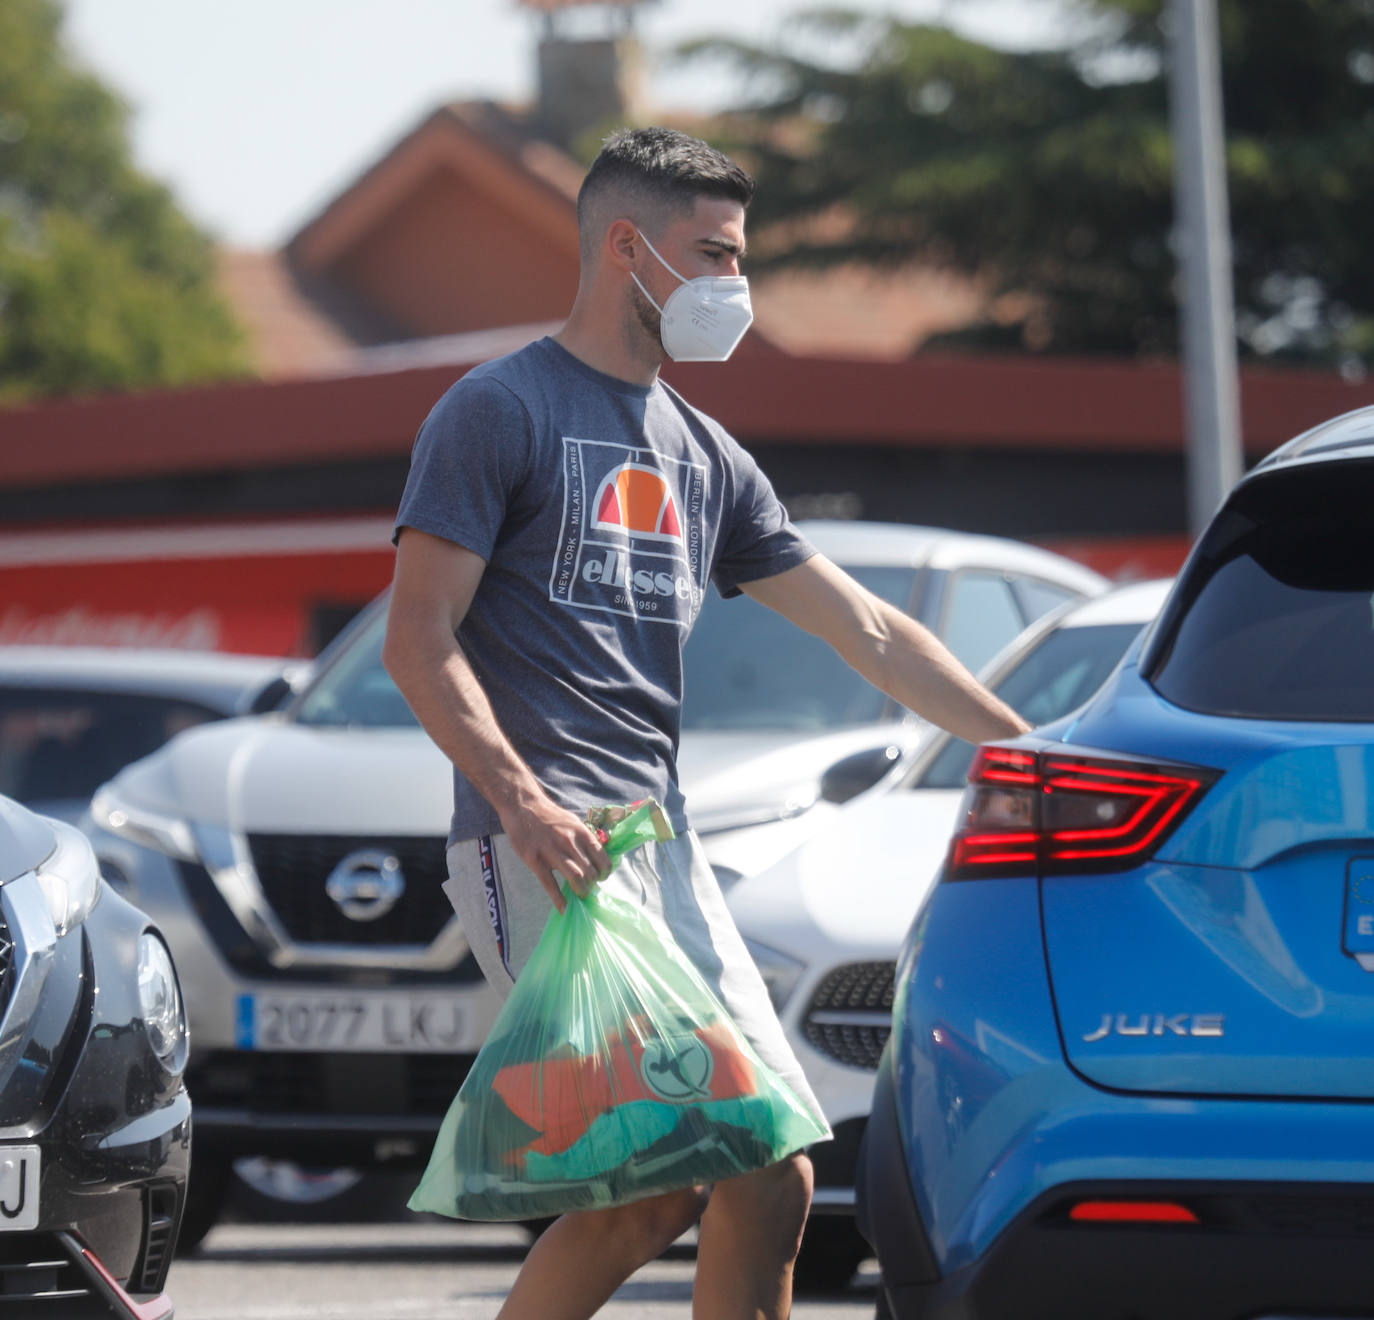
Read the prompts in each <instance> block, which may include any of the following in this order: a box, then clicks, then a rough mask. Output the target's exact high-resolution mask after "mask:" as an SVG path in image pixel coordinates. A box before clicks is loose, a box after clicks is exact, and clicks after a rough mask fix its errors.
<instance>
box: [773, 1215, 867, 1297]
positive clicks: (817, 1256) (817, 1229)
mask: <svg viewBox="0 0 1374 1320" xmlns="http://www.w3.org/2000/svg"><path fill="white" fill-rule="evenodd" d="M872 1254H873V1252H872V1250H871V1248H870V1247H869V1245H868V1243H867V1242H865V1241H864V1239H863V1237H862V1235H861V1234H860V1233H859V1230H858V1229H857V1228H856V1227H855V1225H854V1221H853V1220H852V1219H850V1218H848V1217H846V1216H839V1215H823V1216H821V1217H819V1218H817V1219H813V1220H812V1221H811V1222H810V1223H809V1224H807V1226H806V1232H805V1233H804V1234H803V1235H802V1244H801V1251H799V1252H798V1253H797V1263H796V1264H795V1265H794V1266H793V1267H792V1286H793V1287H794V1288H795V1289H796V1290H797V1291H798V1292H840V1291H841V1290H842V1289H844V1288H847V1287H848V1286H849V1281H850V1280H851V1279H852V1278H853V1277H854V1271H855V1270H857V1269H858V1268H859V1266H860V1265H861V1264H863V1262H864V1261H865V1260H867V1259H868V1257H869V1256H871V1255H872Z"/></svg>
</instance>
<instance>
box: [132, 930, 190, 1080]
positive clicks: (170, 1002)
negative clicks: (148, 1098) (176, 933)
mask: <svg viewBox="0 0 1374 1320" xmlns="http://www.w3.org/2000/svg"><path fill="white" fill-rule="evenodd" d="M138 1002H139V1007H140V1008H141V1010H142V1013H143V1029H144V1030H145V1031H146V1032H147V1033H148V1043H149V1044H150V1045H151V1046H152V1047H153V1053H154V1054H156V1055H157V1057H158V1058H159V1059H161V1060H162V1061H163V1062H164V1063H169V1062H170V1061H171V1059H172V1058H173V1056H174V1055H175V1054H176V1053H177V1051H178V1050H179V1049H180V1048H181V1045H182V1043H183V1042H184V1041H185V1040H186V1015H185V1012H184V1011H183V1009H182V1004H181V990H180V987H179V986H178V985H177V974H176V970H175V968H173V966H172V955H171V954H170V953H168V952H167V946H166V945H165V944H164V943H163V942H162V941H161V940H160V939H158V937H157V936H156V935H154V934H153V933H152V931H148V930H145V931H144V932H143V934H142V936H141V937H140V939H139V941H138Z"/></svg>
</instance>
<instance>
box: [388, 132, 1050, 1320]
mask: <svg viewBox="0 0 1374 1320" xmlns="http://www.w3.org/2000/svg"><path fill="white" fill-rule="evenodd" d="M752 193H753V181H752V180H751V179H750V178H749V176H748V175H747V174H746V173H745V172H744V171H743V170H741V169H740V168H739V166H737V165H736V164H735V163H734V162H733V161H731V160H729V159H728V158H727V157H725V156H723V155H721V154H720V153H719V152H717V151H715V150H714V149H713V148H711V147H709V146H707V145H706V144H705V143H703V142H699V141H697V140H696V139H693V138H690V137H687V136H685V135H684V134H680V133H675V132H671V131H669V130H666V129H659V128H651V129H642V130H635V131H631V132H624V133H619V134H617V135H615V136H614V137H612V138H611V139H609V140H608V142H607V143H606V146H605V147H604V149H603V150H602V152H601V154H600V155H599V156H598V157H597V159H596V161H595V162H593V164H592V167H591V169H590V171H589V172H588V174H587V177H586V179H585V181H584V182H583V185H582V189H581V192H580V194H579V197H578V226H579V231H580V234H581V278H580V283H579V286H578V291H577V296H576V299H575V301H574V304H573V308H572V312H571V314H570V316H569V318H568V321H567V324H566V325H565V326H564V327H563V329H562V330H561V331H560V332H559V333H558V334H557V335H555V336H553V337H552V338H548V339H543V340H540V341H538V342H536V343H533V344H530V345H528V346H527V347H525V348H524V349H521V350H520V351H519V352H516V353H513V354H511V355H509V356H507V357H504V358H501V359H498V360H496V361H494V362H489V363H486V364H485V365H484V366H482V367H479V368H477V369H475V370H474V371H471V372H469V373H468V375H466V376H465V377H463V379H462V380H460V381H459V382H458V383H457V384H456V385H455V386H453V388H452V389H450V390H449V391H448V393H447V394H445V396H444V397H443V398H442V399H441V400H440V401H439V403H438V404H437V405H436V406H435V408H434V410H433V412H432V413H431V414H430V416H429V418H428V419H427V420H426V422H425V424H424V426H423V428H422V429H421V432H420V436H419V439H418V440H417V442H416V447H415V452H414V456H413V461H412V466H411V473H410V479H409V481H408V483H407V486H406V491H405V495H404V497H403V499H402V503H401V508H400V512H399V514H398V516H397V532H396V536H397V553H396V570H395V582H394V585H393V590H392V598H391V608H390V615H389V618H388V625H387V641H386V651H385V661H386V665H387V668H388V669H389V671H390V672H391V674H392V676H393V677H394V678H395V680H396V683H397V685H398V686H399V687H400V689H401V691H402V693H403V694H404V695H405V697H406V699H407V701H408V702H409V703H410V706H411V708H412V709H413V710H414V712H415V714H416V716H417V717H418V718H419V720H420V722H421V723H422V724H423V725H424V727H425V729H426V730H427V731H428V732H429V734H430V736H431V737H432V738H433V739H434V741H435V742H436V743H437V744H438V746H439V747H440V748H441V749H442V750H443V751H444V752H445V753H446V754H447V755H448V757H449V759H450V760H451V761H452V762H453V764H454V767H455V775H454V817H453V825H452V830H451V833H450V846H449V853H448V861H449V875H450V878H449V881H448V884H447V885H446V886H445V888H446V890H447V891H448V892H449V894H450V897H451V898H452V899H453V902H454V906H455V908H456V909H457V911H458V914H459V917H460V918H461V920H462V923H463V927H464V931H465V933H466V934H467V936H468V939H469V941H470V942H471V944H472V946H473V951H474V953H475V954H476V956H477V958H478V961H479V963H480V964H481V966H482V969H483V971H484V973H485V974H486V976H487V977H488V979H489V980H490V981H491V982H492V983H493V984H494V985H496V986H497V988H498V990H500V991H501V992H502V993H505V992H506V991H508V990H509V987H510V986H511V985H512V984H513V983H514V980H515V978H516V977H517V976H518V975H519V973H520V970H521V968H522V967H523V965H524V962H525V960H526V958H527V957H528V956H529V953H530V951H531V950H532V948H533V946H534V943H535V941H536V940H537V939H538V936H539V934H540V932H541V931H542V929H543V925H544V922H545V919H546V918H547V916H548V910H549V904H550V903H553V904H554V905H555V906H557V907H559V908H560V910H561V908H562V906H563V899H562V896H561V894H560V892H559V887H558V886H559V877H562V878H563V879H566V880H567V881H568V883H569V884H570V885H571V886H572V888H573V889H574V890H576V891H577V892H578V893H582V894H585V893H587V892H589V890H590V887H591V886H592V885H593V884H596V883H598V882H599V881H600V882H604V883H606V884H608V886H610V887H612V888H613V889H615V891H616V892H617V893H619V894H620V895H621V896H622V897H628V898H630V899H631V900H632V901H634V902H636V903H641V904H643V905H645V906H646V907H648V908H649V909H651V910H652V911H653V912H654V914H655V915H656V916H658V917H660V918H661V919H662V920H663V921H665V922H666V923H667V925H668V926H669V927H670V928H671V930H672V931H673V934H674V936H675V938H676V939H677V941H678V943H679V944H681V945H682V947H683V949H684V950H685V952H686V953H687V955H688V956H689V957H690V958H691V959H692V960H693V962H694V963H695V964H696V966H697V967H698V969H699V970H700V971H701V972H702V974H703V976H704V977H705V979H706V981H707V984H708V985H710V986H711V987H712V989H713V990H715V991H716V993H717V994H718V996H719V997H720V998H721V999H722V1001H723V1002H724V1004H725V1005H726V1007H727V1008H728V1009H729V1011H730V1013H731V1015H732V1017H733V1018H734V1019H735V1021H736V1023H737V1025H738V1026H739V1028H740V1030H741V1031H742V1032H743V1033H744V1035H745V1036H746V1037H747V1038H748V1039H749V1040H750V1043H751V1044H752V1045H753V1047H754V1048H755V1050H756V1051H757V1052H758V1054H759V1055H760V1057H761V1058H762V1059H763V1061H764V1062H765V1063H767V1064H768V1065H770V1066H771V1067H773V1068H774V1070H775V1071H777V1072H778V1073H779V1074H780V1075H781V1076H782V1077H783V1078H784V1080H786V1081H787V1082H788V1083H789V1084H790V1085H791V1086H792V1087H793V1088H794V1090H796V1092H797V1094H798V1095H799V1096H800V1097H801V1099H802V1101H803V1102H804V1103H806V1104H808V1105H810V1106H811V1107H813V1108H814V1109H815V1110H816V1112H817V1113H818V1114H819V1112H820V1110H819V1106H818V1105H817V1104H816V1101H815V1098H814V1097H813V1096H812V1094H811V1091H810V1088H809V1087H808V1086H807V1083H806V1080H805V1077H804V1076H803V1075H802V1072H801V1068H800V1066H799V1065H798V1064H797V1062H796V1059H795V1058H794V1056H793V1055H792V1053H791V1050H790V1049H789V1047H788V1045H787V1042H786V1039H785V1037H784V1036H783V1034H782V1030H781V1027H780V1026H779V1024H778V1021H777V1018H776V1016H775V1014H774V1013H773V1010H772V1007H771V1004H770V1002H769V1000H768V995H767V991H766V989H765V987H764V985H763V982H762V979H761V978H760V977H759V975H758V973H757V971H756V970H755V969H754V966H753V964H752V961H751V960H750V958H749V955H748V953H747V952H746V950H745V948H744V945H743V941H742V940H741V939H740V937H739V935H738V933H737V932H736V931H735V928H734V924H733V922H732V921H731V919H730V916H729V912H728V910H727V909H726V907H725V904H724V901H723V899H722V897H721V894H720V891H719V888H718V886H717V885H716V883H715V879H714V876H713V874H712V872H711V870H710V867H709V865H708V864H707V863H706V861H705V859H704V857H703V855H702V853H701V850H700V846H699V845H698V843H697V841H696V839H695V838H694V836H693V835H692V834H691V833H690V831H689V829H688V822H687V819H686V815H685V804H684V801H683V797H682V794H681V793H680V791H679V790H678V786H677V775H676V768H675V765H674V757H675V754H676V749H677V739H678V723H679V706H680V702H681V695H682V646H683V643H684V641H685V639H686V637H687V633H688V631H689V630H690V628H691V626H692V623H693V621H694V619H695V618H696V614H697V611H698V609H699V608H700V604H701V600H702V596H703V593H704V592H705V590H706V588H707V585H708V582H713V583H714V584H715V586H716V587H717V588H718V589H719V590H721V591H722V592H724V593H725V594H727V595H733V594H737V593H738V592H740V591H743V592H744V593H745V594H747V595H749V596H750V597H752V598H753V599H755V600H757V601H759V602H761V603H762V604H764V605H767V606H769V607H771V608H773V609H775V610H777V611H779V612H780V613H781V614H783V615H785V616H786V617H787V618H789V619H791V620H792V621H793V622H794V623H796V624H797V625H798V626H799V627H801V628H803V629H804V630H805V631H807V632H810V633H814V634H816V635H817V636H819V637H821V638H823V639H824V640H826V641H827V642H829V643H830V644H831V645H832V646H834V647H835V649H836V650H837V651H838V652H839V653H840V654H841V655H842V656H843V657H844V658H845V660H847V661H848V662H849V663H850V664H851V665H853V666H854V668H855V669H857V670H858V671H859V672H860V673H861V674H863V675H864V676H865V677H866V678H868V679H869V680H870V681H872V682H873V683H875V684H876V685H877V686H879V687H881V688H882V689H883V690H884V691H886V692H887V693H889V694H890V695H891V696H893V697H894V698H896V699H897V700H898V701H900V702H901V703H902V704H903V705H905V706H907V707H909V708H910V709H912V710H914V711H916V712H917V713H918V714H921V715H923V716H925V717H927V718H929V719H931V720H933V721H935V722H936V723H938V724H940V725H942V726H943V727H945V728H947V729H950V730H952V731H953V732H955V733H956V734H958V735H959V736H961V737H964V738H967V739H969V740H970V741H974V742H978V741H983V740H986V739H989V738H997V737H1007V736H1010V735H1012V734H1015V733H1018V732H1020V731H1022V730H1023V729H1024V728H1025V727H1026V725H1025V723H1024V722H1023V721H1022V720H1021V719H1020V718H1019V717H1018V716H1017V715H1016V714H1015V713H1014V712H1013V711H1011V710H1010V709H1008V708H1007V707H1006V706H1004V705H1003V704H1002V703H1001V702H999V701H998V700H997V699H996V698H995V697H993V696H992V695H991V694H990V693H988V692H987V691H986V690H984V689H983V688H981V687H980V686H979V685H978V684H977V682H976V681H975V680H974V679H973V678H972V676H971V675H969V673H968V672H967V671H966V670H965V669H964V668H963V667H962V666H961V665H960V664H959V662H958V661H957V660H955V659H954V657H953V656H951V655H950V654H949V652H948V651H947V650H945V648H944V647H943V646H942V645H941V644H940V643H939V642H938V641H937V640H936V639H935V638H934V637H933V636H932V635H931V634H930V633H929V632H928V631H927V630H926V629H924V628H923V627H922V626H921V625H920V624H918V623H916V622H915V621H913V620H912V619H910V618H909V617H907V616H906V615H905V614H903V613H902V612H901V611H900V610H897V609H895V608H894V607H892V606H890V605H887V604H886V603H884V602H883V601H881V600H879V599H878V598H876V597H875V596H873V595H871V594H870V593H869V592H867V591H866V590H864V589H863V588H862V587H860V586H859V585H858V584H857V583H855V582H854V581H853V580H852V579H851V578H850V577H849V576H848V575H847V574H845V573H844V572H843V571H842V570H840V569H839V568H838V567H836V566H835V565H834V564H832V563H830V562H829V561H828V560H826V559H825V558H824V557H823V556H821V555H819V554H817V553H816V552H815V551H814V550H813V548H812V547H811V546H810V545H808V544H807V542H806V541H805V539H804V538H803V537H802V536H801V535H800V534H799V533H798V532H797V530H796V529H795V528H794V527H793V526H792V524H791V523H790V522H789V521H788V519H787V515H786V512H785V510H784V509H783V508H782V506H781V505H780V504H779V503H778V500H777V498H776V497H775V495H774V494H773V491H772V489H771V487H770V486H769V483H768V481H767V480H766V478H765V477H764V476H763V474H762V473H761V472H760V471H759V469H758V467H757V465H756V464H755V463H754V462H753V460H752V459H751V458H750V457H749V455H748V454H747V453H745V452H744V450H742V449H741V448H740V447H739V445H738V444H736V443H735V441H734V440H733V439H732V438H731V437H730V436H729V435H728V434H727V433H726V432H725V431H724V430H723V429H722V428H721V427H720V426H719V425H718V424H717V423H715V422H714V421H712V420H711V419H710V418H708V417H706V416H705V415H704V414H702V413H699V412H697V411H696V410H695V409H693V408H692V407H691V406H690V405H688V404H687V403H686V402H685V401H684V400H683V399H682V398H681V396H679V395H678V394H677V393H676V392H675V391H674V390H672V389H671V388H669V387H668V386H667V385H665V384H664V383H663V382H662V381H661V380H659V378H658V372H659V368H660V366H661V365H662V363H663V361H664V358H665V356H666V357H672V358H675V359H677V360H688V361H723V360H724V359H725V358H726V357H728V356H729V354H730V353H731V351H733V349H734V347H735V345H736V343H737V342H738V341H739V339H740V337H741V336H742V335H743V333H744V332H745V330H746V329H747V328H748V325H749V321H750V319H751V312H750V308H749V297H748V287H747V283H746V281H745V280H744V279H743V277H741V276H740V274H739V261H740V258H741V257H742V256H743V255H744V246H745V240H744V216H745V208H746V207H747V205H748V203H749V201H750V198H751V196H752ZM645 797H655V798H657V799H658V800H659V801H660V802H662V803H663V804H664V806H665V808H666V810H667V812H668V814H669V817H670V818H671V820H672V822H673V825H674V828H675V829H676V830H677V831H678V833H679V837H678V838H677V839H674V840H672V841H671V842H669V843H665V844H658V845H655V849H656V852H655V857H654V863H655V866H654V871H655V872H656V876H657V882H655V876H654V875H653V874H652V873H651V874H649V875H647V876H646V875H645V874H644V873H643V870H642V868H641V869H640V870H638V871H634V870H632V869H631V868H629V867H626V866H621V867H620V868H619V869H618V870H617V871H616V873H615V875H613V876H610V877H609V879H608V878H607V873H608V870H609V864H608V859H607V857H606V854H605V852H604V850H603V849H602V847H601V844H600V843H599V842H598V840H597V837H596V835H595V834H594V833H593V832H592V831H591V830H590V829H589V828H588V827H587V826H586V825H585V824H584V823H583V821H582V815H583V813H584V812H585V811H586V809H587V808H588V807H591V806H594V805H598V804H601V803H608V802H627V801H632V800H637V799H640V798H645ZM810 1194H811V1169H810V1163H809V1161H808V1160H807V1159H806V1157H805V1156H804V1155H796V1156H793V1157H791V1158H789V1159H786V1160H783V1161H781V1162H779V1163H777V1164H775V1165H773V1166H771V1167H769V1168H767V1169H763V1170H761V1171H759V1172H756V1173H751V1174H746V1175H743V1176H740V1177H737V1178H732V1179H728V1180H726V1181H723V1182H720V1183H717V1184H716V1185H715V1186H714V1187H712V1188H711V1189H709V1195H708V1192H707V1190H706V1189H689V1190H686V1191H682V1192H676V1193H671V1194H668V1195H664V1196H658V1197H652V1198H648V1199H646V1200H644V1201H640V1202H636V1203H634V1204H632V1205H628V1206H623V1207H620V1208H616V1209H610V1210H598V1211H583V1212H578V1213H575V1214H569V1215H565V1216H563V1218H562V1219H560V1220H558V1221H557V1222H556V1223H555V1224H554V1225H553V1226H552V1227H550V1228H549V1229H548V1230H547V1231H546V1232H545V1233H544V1234H543V1235H542V1236H541V1237H540V1238H539V1240H538V1241H537V1242H536V1243H535V1244H534V1246H533V1247H532V1248H531V1250H530V1253H529V1255H528V1257H527V1258H526V1261H525V1264H524V1266H523V1268H522V1269H521V1272H520V1275H519V1277H518V1278H517V1280H516V1283H515V1286H514V1287H513V1289H512V1290H511V1293H510V1295H509V1296H508V1297H507V1299H506V1302H505V1304H504V1306H503V1307H502V1309H501V1312H500V1315H501V1317H504V1318H505V1320H525V1318H527V1317H528V1318H529V1320H565V1318H566V1320H581V1318H583V1317H588V1316H591V1315H593V1314H594V1313H595V1312H596V1311H597V1309H598V1308H599V1307H600V1306H601V1305H602V1304H603V1303H604V1302H605V1301H606V1300H607V1299H608V1298H609V1297H610V1296H611V1294H612V1293H613V1292H614V1291H615V1290H616V1288H618V1287H619V1286H620V1284H621V1283H622V1282H624V1280H625V1279H627V1278H628V1277H629V1276H630V1275H631V1274H632V1273H633V1272H634V1271H635V1270H636V1269H638V1268H639V1267H640V1266H641V1265H643V1264H644V1263H646V1262H647V1261H649V1260H652V1259H654V1258H655V1257H656V1256H658V1255H659V1254H660V1253H661V1252H662V1251H663V1250H664V1249H665V1248H666V1247H667V1246H668V1245H669V1244H670V1243H672V1242H673V1241H674V1240H675V1239H676V1238H677V1237H678V1236H680V1235H681V1234H682V1233H683V1232H684V1231H686V1230H687V1229H688V1228H689V1227H690V1226H691V1225H692V1224H693V1223H694V1222H695V1221H696V1220H697V1218H698V1217H700V1219H701V1228H700V1237H699V1245H698V1257H697V1276H696V1287H695V1292H694V1299H693V1313H694V1315H695V1316H696V1317H697V1320H734V1318H735V1317H739V1318H740V1320H745V1318H746V1317H748V1318H750V1320H752V1318H754V1317H766V1318H767V1320H782V1317H785V1316H786V1315H787V1314H788V1312H789V1310H790V1306H791V1271H792V1262H793V1260H794V1259H795V1257H796V1253H797V1249H798V1245H799V1243H800V1239H801V1232H802V1226H803V1224H804V1222H805V1219H806V1213H807V1209H808V1207H809V1203H810Z"/></svg>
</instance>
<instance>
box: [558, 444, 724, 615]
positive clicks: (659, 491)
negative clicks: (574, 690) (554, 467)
mask: <svg viewBox="0 0 1374 1320" xmlns="http://www.w3.org/2000/svg"><path fill="white" fill-rule="evenodd" d="M563 469H564V477H565V481H566V498H565V503H564V509H563V525H562V535H561V536H560V538H559V543H558V550H557V553H556V558H555V561H554V565H553V574H552V576H551V578H550V581H549V599H550V600H554V601H560V602H562V603H563V604H566V605H571V606H573V607H575V608H579V609H591V610H606V611H609V612H610V613H613V614H624V615H632V616H634V617H637V618H641V619H648V620H652V621H657V622H663V623H675V624H678V625H679V626H686V625H687V624H689V623H690V622H691V620H692V619H693V618H694V617H695V615H696V611H697V609H698V607H699V605H700V603H701V592H702V585H701V584H702V570H701V556H702V527H703V521H702V501H703V497H704V491H705V484H706V471H705V468H704V467H702V466H700V465H699V464H694V463H687V462H683V461H681V460H678V459H667V458H663V457H662V456H661V455H658V454H655V453H654V452H653V451H652V450H647V449H627V448H626V447H625V446H624V445H612V444H606V443H604V442H602V441H596V440H578V439H575V438H573V437H570V436H564V437H563Z"/></svg>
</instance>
